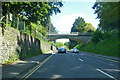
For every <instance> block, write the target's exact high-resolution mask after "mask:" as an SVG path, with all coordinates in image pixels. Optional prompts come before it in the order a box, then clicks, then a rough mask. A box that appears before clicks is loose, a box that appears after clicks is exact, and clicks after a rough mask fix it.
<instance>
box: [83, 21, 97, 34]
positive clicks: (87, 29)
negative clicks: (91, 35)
mask: <svg viewBox="0 0 120 80" xmlns="http://www.w3.org/2000/svg"><path fill="white" fill-rule="evenodd" d="M94 31H95V28H94V27H93V26H92V24H91V23H85V27H84V33H87V32H94Z"/></svg>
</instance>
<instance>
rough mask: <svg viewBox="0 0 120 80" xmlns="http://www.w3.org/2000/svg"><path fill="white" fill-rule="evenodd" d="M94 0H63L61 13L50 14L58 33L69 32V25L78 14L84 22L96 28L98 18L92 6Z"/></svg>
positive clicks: (62, 40) (64, 40)
mask: <svg viewBox="0 0 120 80" xmlns="http://www.w3.org/2000/svg"><path fill="white" fill-rule="evenodd" d="M94 3H95V1H89V2H88V1H86V0H85V1H77V0H75V1H70V0H69V1H67V0H66V1H64V0H63V7H62V8H61V13H58V14H57V15H55V14H53V15H52V16H51V22H52V23H53V26H55V27H56V29H57V30H58V31H59V32H58V33H59V34H69V33H70V31H71V27H72V25H73V23H74V21H75V19H76V18H78V17H79V16H80V17H82V18H84V20H85V22H86V23H91V24H92V25H93V27H95V28H97V25H98V23H99V20H98V19H96V17H97V14H94V10H93V9H92V6H93V5H94ZM56 41H57V42H63V43H64V42H66V41H69V40H68V39H58V40H56Z"/></svg>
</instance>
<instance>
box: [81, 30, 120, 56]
mask: <svg viewBox="0 0 120 80" xmlns="http://www.w3.org/2000/svg"><path fill="white" fill-rule="evenodd" d="M118 44H119V41H118V31H117V30H114V31H113V32H110V36H109V37H106V38H105V39H103V41H100V42H98V43H96V44H95V43H94V42H93V41H91V42H89V43H88V44H87V45H85V46H83V47H82V48H80V50H81V51H86V52H93V53H96V54H101V55H107V56H115V57H120V55H119V52H118V51H119V46H118Z"/></svg>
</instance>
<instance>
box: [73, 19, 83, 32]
mask: <svg viewBox="0 0 120 80" xmlns="http://www.w3.org/2000/svg"><path fill="white" fill-rule="evenodd" d="M84 26H85V21H84V18H82V17H78V18H77V19H75V22H74V23H73V27H72V28H71V32H83V31H84Z"/></svg>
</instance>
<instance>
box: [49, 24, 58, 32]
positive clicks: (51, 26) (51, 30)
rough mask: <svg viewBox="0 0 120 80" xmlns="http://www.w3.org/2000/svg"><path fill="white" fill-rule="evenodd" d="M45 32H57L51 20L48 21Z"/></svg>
mask: <svg viewBox="0 0 120 80" xmlns="http://www.w3.org/2000/svg"><path fill="white" fill-rule="evenodd" d="M47 32H50V33H54V34H57V33H58V31H57V29H56V28H55V27H54V26H53V24H52V23H51V22H50V23H49V26H48V27H47Z"/></svg>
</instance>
